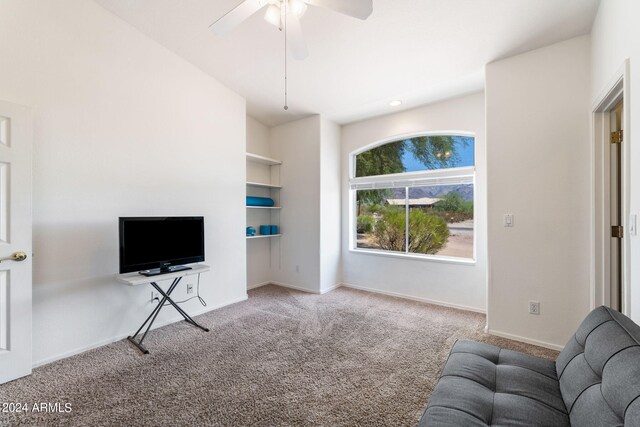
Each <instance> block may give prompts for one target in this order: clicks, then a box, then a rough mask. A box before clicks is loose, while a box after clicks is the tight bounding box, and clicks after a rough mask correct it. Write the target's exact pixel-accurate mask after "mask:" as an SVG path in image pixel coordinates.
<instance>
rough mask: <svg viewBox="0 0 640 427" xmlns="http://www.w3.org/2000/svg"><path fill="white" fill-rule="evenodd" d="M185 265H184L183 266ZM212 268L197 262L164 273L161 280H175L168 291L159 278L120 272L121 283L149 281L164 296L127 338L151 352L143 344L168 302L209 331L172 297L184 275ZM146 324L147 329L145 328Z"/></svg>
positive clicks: (188, 319)
mask: <svg viewBox="0 0 640 427" xmlns="http://www.w3.org/2000/svg"><path fill="white" fill-rule="evenodd" d="M182 267H184V266H182ZM209 270H210V268H209V266H208V265H203V264H196V265H194V266H193V267H187V269H183V270H180V271H174V272H170V273H162V277H161V278H160V280H171V279H173V281H172V282H171V285H170V286H169V288H168V289H167V291H166V292H165V291H163V290H162V288H161V287H160V286H159V285H158V284H157V283H156V282H154V280H158V279H152V278H150V277H147V276H143V275H141V274H138V273H127V274H118V275H116V281H118V282H120V283H124V284H125V285H129V286H138V285H146V284H147V283H148V284H150V285H151V286H153V287H154V288H155V290H156V291H158V293H159V294H160V295H161V296H162V298H161V299H160V301H159V302H158V305H157V306H156V307H155V308H154V309H153V311H152V312H151V314H150V315H149V317H147V320H145V321H144V323H142V325H140V327H139V328H138V330H137V331H136V332H135V333H134V334H133V335H131V336H128V337H127V339H128V340H129V341H130V342H131V343H132V344H133V345H135V346H136V347H138V349H139V350H140V351H141V352H142V353H143V354H149V350H147V349H146V347H144V346H143V345H142V342H143V341H144V339H145V338H146V336H147V334H148V333H149V330H150V329H151V326H152V325H153V322H155V320H156V318H157V317H158V313H160V310H162V308H163V307H164V305H165V304H166V303H169V304H171V305H172V306H173V308H175V309H176V311H178V313H180V314H181V315H182V317H184V320H185V322H187V323H189V324H191V325H193V326H195V327H197V328H200V329H202V330H203V331H205V332H209V329H207V328H205V327H204V326H202V325H200V324H199V323H198V322H196V321H195V320H193V319H192V318H191V316H189V315H188V314H187V313H186V312H185V311H184V310H183V309H182V308H181V307H179V306H178V304H177V303H176V302H175V301H174V300H172V299H171V293H172V292H173V291H174V290H175V289H176V286H178V283H180V280H181V279H182V278H183V277H184V276H190V275H193V274H200V273H204V272H205V271H209ZM145 326H146V329H145ZM143 329H145V331H144V333H143V334H142V337H141V338H137V337H138V335H140V333H141V332H142V330H143Z"/></svg>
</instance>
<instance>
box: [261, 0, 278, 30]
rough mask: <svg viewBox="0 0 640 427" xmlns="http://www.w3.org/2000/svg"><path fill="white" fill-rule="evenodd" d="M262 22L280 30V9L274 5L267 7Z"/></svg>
mask: <svg viewBox="0 0 640 427" xmlns="http://www.w3.org/2000/svg"><path fill="white" fill-rule="evenodd" d="M264 20H265V21H267V22H268V23H269V24H271V25H273V26H276V27H278V28H280V8H279V7H278V6H276V5H274V4H272V5H269V7H268V8H267V11H266V12H265V14H264Z"/></svg>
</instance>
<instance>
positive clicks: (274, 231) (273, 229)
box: [271, 225, 278, 234]
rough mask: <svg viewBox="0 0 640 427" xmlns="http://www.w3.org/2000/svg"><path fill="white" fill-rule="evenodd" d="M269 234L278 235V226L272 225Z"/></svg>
mask: <svg viewBox="0 0 640 427" xmlns="http://www.w3.org/2000/svg"><path fill="white" fill-rule="evenodd" d="M271 234H278V226H277V225H272V226H271Z"/></svg>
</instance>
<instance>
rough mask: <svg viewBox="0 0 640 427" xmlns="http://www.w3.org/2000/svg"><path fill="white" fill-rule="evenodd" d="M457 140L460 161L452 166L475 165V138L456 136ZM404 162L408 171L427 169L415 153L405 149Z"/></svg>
mask: <svg viewBox="0 0 640 427" xmlns="http://www.w3.org/2000/svg"><path fill="white" fill-rule="evenodd" d="M454 138H455V140H456V142H455V145H456V149H457V151H458V155H459V157H460V162H458V163H457V164H455V165H454V164H452V165H451V167H463V166H473V164H474V163H473V158H474V148H475V147H474V138H472V137H470V136H456V137H454ZM464 141H467V142H468V144H467V146H466V147H465V146H463V142H464ZM402 163H403V164H404V167H405V168H406V171H407V172H416V171H423V170H425V167H424V165H423V164H422V163H421V162H420V161H419V160H417V159H416V158H415V157H413V155H412V154H411V153H409V152H407V151H405V153H404V156H403V157H402Z"/></svg>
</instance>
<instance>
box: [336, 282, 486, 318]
mask: <svg viewBox="0 0 640 427" xmlns="http://www.w3.org/2000/svg"><path fill="white" fill-rule="evenodd" d="M341 286H344V287H345V288H352V289H358V290H361V291H367V292H373V293H376V294H382V295H389V296H392V297H398V298H404V299H408V300H412V301H419V302H426V303H428V304H434V305H440V306H443V307H449V308H455V309H458V310H465V311H473V312H475V313H481V314H486V310H482V309H479V308H475V307H469V306H466V305H460V304H451V303H448V302H443V301H437V300H432V299H429V298H422V297H414V296H412V295H406V294H401V293H399V292H390V291H382V290H380V289H373V288H367V287H366V286H360V285H352V284H350V283H342V285H341Z"/></svg>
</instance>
